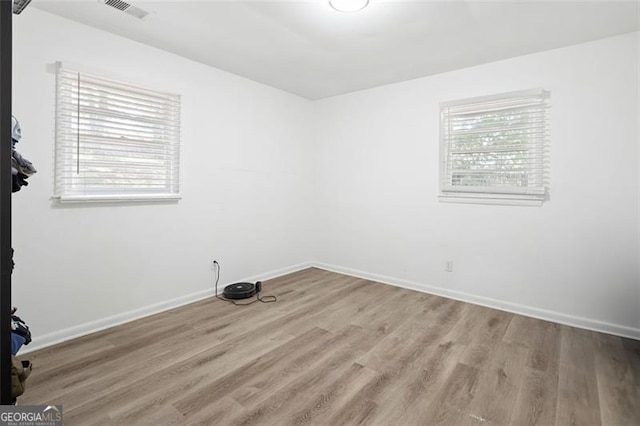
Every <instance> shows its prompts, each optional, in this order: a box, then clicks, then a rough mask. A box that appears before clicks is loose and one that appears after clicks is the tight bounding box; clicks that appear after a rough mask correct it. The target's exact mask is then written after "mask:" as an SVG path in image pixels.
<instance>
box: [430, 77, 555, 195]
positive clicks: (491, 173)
mask: <svg viewBox="0 0 640 426" xmlns="http://www.w3.org/2000/svg"><path fill="white" fill-rule="evenodd" d="M548 109H549V92H547V91H545V90H542V89H534V90H527V91H520V92H511V93H505V94H501V95H493V96H485V97H480V98H472V99H465V100H459V101H453V102H444V103H442V104H440V114H441V125H440V126H441V127H440V137H441V147H440V155H441V169H440V197H439V198H440V201H444V202H462V203H482V204H509V205H534V206H539V205H542V203H543V201H545V199H546V197H547V195H548V194H547V192H548V173H549V158H548V154H549V152H548V127H549V123H548V121H549V120H548Z"/></svg>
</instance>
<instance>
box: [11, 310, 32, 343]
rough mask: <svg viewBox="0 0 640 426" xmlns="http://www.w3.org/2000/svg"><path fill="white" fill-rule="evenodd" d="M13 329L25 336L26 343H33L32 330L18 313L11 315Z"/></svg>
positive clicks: (14, 331)
mask: <svg viewBox="0 0 640 426" xmlns="http://www.w3.org/2000/svg"><path fill="white" fill-rule="evenodd" d="M11 331H12V332H13V333H16V334H17V335H19V336H22V337H24V344H25V345H28V344H29V343H31V332H30V331H29V326H28V325H27V324H26V323H25V322H24V321H22V319H20V317H19V316H17V315H11Z"/></svg>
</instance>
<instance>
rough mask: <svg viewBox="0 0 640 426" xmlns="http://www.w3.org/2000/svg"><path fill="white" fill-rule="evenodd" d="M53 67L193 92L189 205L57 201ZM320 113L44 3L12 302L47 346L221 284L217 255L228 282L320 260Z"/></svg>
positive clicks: (29, 46) (22, 26)
mask: <svg viewBox="0 0 640 426" xmlns="http://www.w3.org/2000/svg"><path fill="white" fill-rule="evenodd" d="M55 61H62V62H63V63H67V64H69V63H71V64H80V65H81V66H86V68H87V69H91V70H99V71H100V72H101V73H102V75H104V76H111V77H116V78H119V79H122V80H125V81H129V82H132V83H138V84H142V85H144V86H147V87H152V88H157V89H160V90H167V91H170V92H174V93H179V94H181V95H182V147H183V150H182V151H183V153H182V162H181V165H182V191H181V192H182V196H183V199H182V200H181V201H180V202H179V203H177V204H139V205H130V204H121V205H116V204H109V205H91V206H89V205H81V206H65V207H58V206H55V204H54V203H52V201H51V199H50V197H51V196H52V194H53V149H54V111H55V103H54V102H55V75H54V74H52V73H51V72H49V71H48V64H52V63H54V62H55ZM310 108H311V103H310V102H309V101H307V100H305V99H302V98H298V97H295V96H292V95H289V94H287V93H284V92H282V91H279V90H276V89H272V88H269V87H267V86H264V85H261V84H258V83H254V82H252V81H249V80H246V79H243V78H240V77H236V76H233V75H231V74H228V73H225V72H222V71H219V70H216V69H213V68H210V67H207V66H204V65H201V64H198V63H195V62H192V61H189V60H186V59H183V58H181V57H178V56H175V55H173V54H170V53H167V52H163V51H161V50H157V49H154V48H150V47H147V46H144V45H142V44H139V43H136V42H133V41H129V40H126V39H124V38H120V37H117V36H114V35H111V34H108V33H105V32H102V31H98V30H95V29H92V28H89V27H86V26H83V25H80V24H77V23H74V22H72V21H69V20H65V19H62V18H59V17H57V16H54V15H50V14H47V13H45V12H42V11H39V10H38V9H34V8H30V9H28V10H27V11H26V12H25V13H23V14H22V15H20V16H17V17H15V19H14V86H13V112H14V114H15V115H16V116H17V117H18V118H19V120H20V122H21V124H22V130H23V140H22V141H21V142H20V144H19V145H18V150H19V151H20V152H21V153H22V154H23V155H24V156H25V157H27V158H29V159H30V160H32V161H33V162H34V164H35V165H36V167H37V168H38V170H39V171H38V173H37V174H36V175H35V176H33V177H32V178H30V179H29V182H30V184H29V186H28V187H27V188H24V189H23V190H22V191H20V192H18V193H15V194H14V195H13V246H14V248H15V249H16V256H15V260H16V269H15V272H14V275H13V294H14V296H13V303H14V305H15V306H18V308H19V311H18V313H19V314H20V315H22V316H23V318H24V319H26V320H27V321H28V323H29V325H30V326H31V328H32V331H33V334H34V335H35V336H36V342H35V343H36V344H37V342H38V341H40V342H41V343H48V342H51V341H53V340H55V339H56V338H65V337H68V336H69V335H70V334H74V333H76V332H83V331H87V330H89V329H91V328H92V327H93V328H95V327H97V326H101V325H107V324H110V323H112V322H113V321H114V320H118V319H126V318H128V316H127V314H126V313H131V311H135V312H134V314H135V313H136V312H137V313H144V312H147V311H148V310H149V306H153V305H154V304H163V303H166V302H167V301H171V300H175V299H178V300H181V301H185V300H187V299H188V298H189V296H190V295H191V296H203V295H204V294H207V293H208V292H210V290H211V288H212V286H213V272H212V269H211V261H212V259H214V258H215V259H218V260H219V261H220V263H221V264H222V268H223V269H222V275H223V276H222V279H221V283H229V282H232V281H236V280H239V279H243V278H248V277H251V276H255V275H265V274H266V275H269V274H270V273H271V272H272V271H277V270H280V269H282V268H290V267H292V266H293V267H295V266H296V265H299V264H300V263H302V262H305V261H308V260H309V259H310V257H311V254H310V252H309V248H308V247H309V244H308V242H307V240H308V238H307V235H308V233H309V232H308V231H307V229H308V227H309V223H308V220H307V211H306V210H305V209H306V208H307V207H306V206H308V205H309V202H308V199H309V197H310V195H309V191H308V189H309V172H308V165H307V164H305V161H306V160H307V159H309V158H310V156H309V155H308V148H309V140H308V137H309V134H310V133H312V132H311V131H310V130H309V129H310V126H311V118H312V117H311V116H310V113H311V112H312V111H311V109H310ZM185 297H186V299H185ZM162 306H165V305H162ZM122 315H124V317H123V316H122ZM114 316H115V318H114Z"/></svg>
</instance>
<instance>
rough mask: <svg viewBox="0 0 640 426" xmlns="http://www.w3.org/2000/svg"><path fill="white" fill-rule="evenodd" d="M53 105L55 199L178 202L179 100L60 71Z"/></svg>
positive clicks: (149, 91) (137, 88)
mask: <svg viewBox="0 0 640 426" xmlns="http://www.w3.org/2000/svg"><path fill="white" fill-rule="evenodd" d="M56 99H57V105H56V159H55V162H56V172H55V196H56V197H57V198H59V199H60V200H61V201H109V200H162V199H172V198H179V164H180V96H179V95H174V94H169V93H162V92H158V91H155V90H149V89H145V88H142V87H137V86H133V85H130V84H126V83H121V82H117V81H113V80H108V79H105V78H101V77H97V76H93V75H88V74H84V73H79V72H76V71H72V70H68V69H64V68H59V69H58V73H57V98H56Z"/></svg>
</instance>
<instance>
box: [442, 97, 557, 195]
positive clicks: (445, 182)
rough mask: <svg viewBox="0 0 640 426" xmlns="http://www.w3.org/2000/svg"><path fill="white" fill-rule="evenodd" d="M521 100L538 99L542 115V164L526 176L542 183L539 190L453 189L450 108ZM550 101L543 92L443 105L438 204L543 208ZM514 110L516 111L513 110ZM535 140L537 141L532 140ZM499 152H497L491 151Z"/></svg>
mask: <svg viewBox="0 0 640 426" xmlns="http://www.w3.org/2000/svg"><path fill="white" fill-rule="evenodd" d="M519 98H529V99H532V100H535V99H537V100H538V101H539V102H540V104H541V107H540V108H541V110H542V111H543V114H542V117H543V120H542V124H541V125H540V128H541V129H542V130H543V133H542V135H541V136H540V137H538V138H537V140H536V145H535V149H537V150H539V151H540V154H538V157H536V159H537V160H539V161H540V162H541V165H540V166H539V167H538V170H535V169H534V167H532V166H530V165H528V166H527V171H526V173H527V174H528V175H531V174H534V175H535V179H538V181H539V182H540V185H539V186H536V187H515V186H513V187H506V186H495V185H494V186H489V187H480V186H477V187H474V186H463V185H458V186H456V185H452V184H451V182H450V179H449V176H450V173H449V169H448V167H449V150H450V142H449V141H448V140H447V135H448V133H447V128H446V124H447V118H448V115H447V114H449V118H450V115H451V114H450V113H449V112H448V109H449V108H451V107H464V106H472V105H482V104H489V103H493V102H499V101H509V100H517V99H519ZM549 98H550V92H549V91H547V90H544V89H541V88H537V89H530V90H520V91H514V92H506V93H499V94H495V95H487V96H479V97H474V98H466V99H460V100H455V101H448V102H441V103H440V147H439V148H440V164H439V166H440V179H439V195H438V200H439V201H440V202H445V203H465V204H497V205H516V206H542V205H543V203H544V202H545V201H547V200H548V186H549V141H548V128H549V113H548V111H549ZM514 108H515V107H514ZM532 139H536V138H532ZM488 152H497V151H488Z"/></svg>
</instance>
